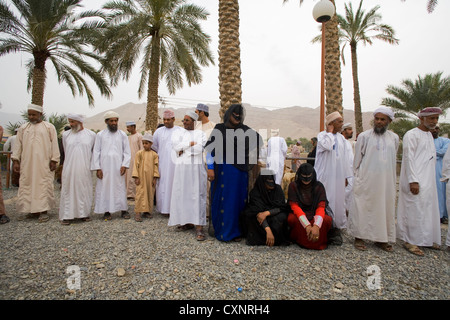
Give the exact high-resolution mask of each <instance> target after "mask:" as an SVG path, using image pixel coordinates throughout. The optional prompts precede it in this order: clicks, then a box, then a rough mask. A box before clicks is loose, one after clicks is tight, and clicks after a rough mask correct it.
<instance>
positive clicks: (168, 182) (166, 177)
mask: <svg viewBox="0 0 450 320" xmlns="http://www.w3.org/2000/svg"><path fill="white" fill-rule="evenodd" d="M179 130H184V129H183V128H181V127H178V126H174V127H172V128H170V129H169V128H166V127H161V128H158V129H156V130H155V134H154V135H153V145H152V149H153V150H155V151H156V152H157V153H158V156H159V179H157V181H156V211H158V212H160V213H162V214H169V213H170V198H171V195H172V184H173V173H174V171H175V161H174V159H176V154H175V151H174V150H173V148H172V134H173V133H174V132H177V131H179Z"/></svg>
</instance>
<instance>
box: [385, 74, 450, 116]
mask: <svg viewBox="0 0 450 320" xmlns="http://www.w3.org/2000/svg"><path fill="white" fill-rule="evenodd" d="M386 92H387V93H389V94H390V95H391V96H392V97H388V98H383V99H382V101H381V104H382V105H385V106H388V107H391V108H392V109H393V110H395V111H396V117H397V118H409V117H411V116H413V119H414V118H416V117H417V114H418V113H419V111H420V110H422V109H423V108H427V107H439V108H441V109H442V110H443V111H444V112H445V111H446V110H447V109H448V108H450V77H444V78H443V77H442V72H437V73H435V74H426V75H425V76H424V77H421V76H418V78H417V79H416V80H415V81H412V80H410V79H406V80H403V81H402V86H401V87H397V86H393V85H389V86H388V87H387V89H386Z"/></svg>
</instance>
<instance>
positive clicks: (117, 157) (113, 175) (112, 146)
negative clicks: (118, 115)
mask: <svg viewBox="0 0 450 320" xmlns="http://www.w3.org/2000/svg"><path fill="white" fill-rule="evenodd" d="M130 159H131V152H130V144H129V143H128V138H127V135H126V134H125V132H123V131H122V130H117V131H116V132H114V133H113V132H110V131H109V129H105V130H102V131H100V132H99V133H97V136H96V138H95V145H94V152H93V154H92V163H91V170H99V169H101V170H102V172H103V179H98V178H97V184H96V187H95V207H94V212H95V213H98V214H101V213H105V212H110V213H112V212H117V211H126V210H128V203H127V190H126V181H125V179H126V174H124V175H123V176H121V175H120V168H121V167H126V168H129V167H130Z"/></svg>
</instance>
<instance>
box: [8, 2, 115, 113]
mask: <svg viewBox="0 0 450 320" xmlns="http://www.w3.org/2000/svg"><path fill="white" fill-rule="evenodd" d="M10 2H11V3H12V4H13V6H14V8H15V9H16V10H17V12H18V13H19V15H17V14H16V13H15V12H14V11H13V9H12V8H10V7H9V6H8V5H7V2H5V1H4V0H0V36H2V37H1V38H0V57H1V56H3V55H5V54H8V53H15V52H25V53H29V54H30V55H32V58H31V59H30V60H29V61H28V63H27V64H26V67H27V69H28V82H27V83H28V86H27V89H28V91H30V90H31V92H32V95H31V103H33V104H37V105H40V106H43V104H44V89H45V82H46V78H47V67H46V63H47V61H48V60H49V61H50V62H51V63H52V64H53V67H54V69H55V71H56V75H57V78H58V81H59V82H60V83H62V82H64V83H66V84H67V85H68V86H69V88H70V89H71V91H72V94H73V95H74V96H76V95H77V93H78V94H80V95H83V94H86V96H87V98H88V102H89V105H90V106H93V105H94V96H93V93H92V91H91V89H90V87H89V86H88V84H87V82H86V80H85V79H84V75H87V76H88V77H90V78H91V79H92V80H93V81H94V82H95V84H96V85H97V87H98V89H99V90H100V92H101V94H102V95H104V96H106V97H110V96H111V91H110V89H109V85H108V81H107V80H106V79H105V78H104V76H103V75H102V73H100V72H99V71H98V70H96V69H95V68H94V67H93V66H92V65H91V63H89V62H87V60H91V61H92V62H95V61H98V60H99V57H98V56H97V55H95V54H93V53H92V51H91V50H90V48H89V45H88V43H87V42H85V41H84V40H83V37H81V34H82V33H83V32H84V28H83V27H82V26H79V27H77V28H74V25H75V24H77V23H78V22H79V19H80V17H79V16H78V17H77V16H75V15H71V9H73V8H74V7H77V6H79V3H80V2H81V0H11V1H10ZM5 36H6V37H5Z"/></svg>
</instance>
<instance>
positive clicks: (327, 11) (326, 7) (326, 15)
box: [313, 0, 335, 131]
mask: <svg viewBox="0 0 450 320" xmlns="http://www.w3.org/2000/svg"><path fill="white" fill-rule="evenodd" d="M334 13H335V8H334V5H333V3H332V2H331V1H329V0H320V1H319V2H318V3H317V4H316V5H315V6H314V8H313V17H314V20H316V21H317V22H320V23H321V24H322V62H321V79H320V131H323V130H324V129H325V125H324V122H325V25H324V24H325V22H327V21H329V20H330V19H331V18H333V16H334Z"/></svg>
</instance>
